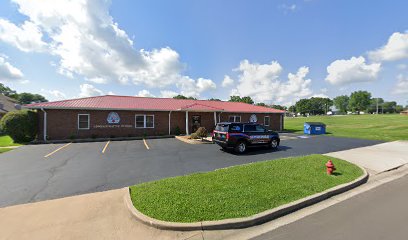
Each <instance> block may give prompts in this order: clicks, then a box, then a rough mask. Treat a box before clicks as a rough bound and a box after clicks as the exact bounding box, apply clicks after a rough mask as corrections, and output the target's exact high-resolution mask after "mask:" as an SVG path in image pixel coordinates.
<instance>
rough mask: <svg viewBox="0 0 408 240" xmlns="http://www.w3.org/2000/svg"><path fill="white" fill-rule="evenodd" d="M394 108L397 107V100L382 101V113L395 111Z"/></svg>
mask: <svg viewBox="0 0 408 240" xmlns="http://www.w3.org/2000/svg"><path fill="white" fill-rule="evenodd" d="M396 108H397V102H395V101H391V102H385V103H383V109H384V110H383V111H384V113H396Z"/></svg>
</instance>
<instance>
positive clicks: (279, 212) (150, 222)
mask: <svg viewBox="0 0 408 240" xmlns="http://www.w3.org/2000/svg"><path fill="white" fill-rule="evenodd" d="M358 167H360V166H358ZM360 168H361V167H360ZM361 169H362V171H363V175H362V176H361V177H359V178H357V179H356V180H354V181H352V182H349V183H344V184H342V185H339V186H336V187H333V188H330V189H328V190H326V191H323V192H320V193H316V194H314V195H311V196H308V197H305V198H302V199H299V200H297V201H294V202H291V203H288V204H285V205H282V206H279V207H276V208H273V209H270V210H266V211H264V212H261V213H258V214H255V215H252V216H250V217H244V218H231V219H224V220H217V221H204V222H194V223H177V222H166V221H162V220H157V219H154V218H151V217H149V216H146V215H144V214H143V213H141V212H140V211H139V210H137V209H136V208H135V207H134V206H133V203H132V200H131V198H130V189H129V188H127V190H128V191H127V193H126V194H125V196H124V201H125V205H126V207H127V208H128V209H129V212H130V214H131V215H132V216H133V217H134V218H135V219H136V220H138V221H139V222H141V223H143V224H145V225H147V226H151V227H154V228H157V229H163V230H175V231H196V230H226V229H238V228H247V227H251V226H255V225H259V224H262V223H265V222H268V221H271V220H274V219H276V218H279V217H282V216H284V215H287V214H290V213H292V212H295V211H297V210H299V209H302V208H305V207H308V206H311V205H313V204H316V203H318V202H321V201H323V200H326V199H328V198H330V197H333V196H335V195H337V194H340V193H343V192H346V191H348V190H350V189H353V188H355V187H357V186H360V185H362V184H364V183H366V182H367V180H368V176H369V175H368V173H367V171H366V170H365V169H364V168H361Z"/></svg>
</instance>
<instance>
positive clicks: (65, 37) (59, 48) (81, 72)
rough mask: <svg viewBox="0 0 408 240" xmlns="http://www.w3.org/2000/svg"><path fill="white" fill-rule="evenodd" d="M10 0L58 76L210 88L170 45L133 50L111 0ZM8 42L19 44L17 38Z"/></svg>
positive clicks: (157, 85)
mask: <svg viewBox="0 0 408 240" xmlns="http://www.w3.org/2000/svg"><path fill="white" fill-rule="evenodd" d="M13 1H14V2H15V3H16V4H17V5H18V10H19V12H20V13H21V14H23V15H25V16H27V17H28V20H27V21H26V23H24V26H29V27H26V28H29V29H34V30H35V31H34V30H30V31H31V32H34V33H35V34H34V35H35V36H36V38H35V39H37V40H41V39H47V45H48V46H49V47H48V51H49V53H50V54H52V55H54V56H56V57H57V58H58V59H59V62H58V63H57V66H56V67H57V72H58V73H60V74H63V75H65V76H67V77H70V78H75V77H77V76H80V77H83V78H84V79H86V80H88V81H91V82H94V83H107V82H113V81H117V82H119V83H121V84H128V83H133V84H136V85H144V86H147V87H154V88H164V87H166V86H174V85H176V86H185V85H186V84H187V85H188V84H190V83H189V82H190V80H192V81H194V84H195V85H196V86H198V87H199V88H206V89H212V87H210V88H208V87H206V86H208V84H209V82H203V81H202V80H201V82H200V79H192V78H190V77H189V76H186V75H184V74H183V72H184V71H185V69H186V66H185V64H183V63H182V62H181V61H180V56H179V54H178V53H177V52H176V51H175V50H173V49H171V48H170V47H165V48H160V49H153V50H150V51H148V50H145V49H140V50H138V49H135V48H134V45H133V40H132V39H131V38H129V36H128V35H127V33H126V32H125V31H124V30H122V29H121V28H120V27H119V25H118V23H116V22H115V21H114V20H113V18H112V16H110V14H109V7H110V4H111V1H97V0H88V1H85V0H82V1H69V0H59V1H58V2H56V1H54V0H13ZM3 21H4V20H3ZM11 24H12V23H11ZM9 25H10V24H9ZM12 25H13V24H12ZM14 26H15V25H14ZM26 28H24V27H21V28H19V29H20V30H21V31H23V32H22V33H21V35H25V34H27V32H28V30H27V31H25V30H26ZM43 35H44V36H46V37H44V38H42V36H43ZM8 42H9V43H10V44H13V45H15V46H17V44H18V41H17V40H16V39H11V40H10V41H8ZM20 45H21V44H20ZM42 45H44V44H43V43H40V46H42ZM18 46H19V45H18ZM19 48H21V47H19ZM22 49H24V50H27V51H28V50H30V49H31V50H34V48H27V47H26V48H22ZM210 85H211V84H210ZM180 90H181V91H185V92H187V90H185V89H184V90H183V89H181V88H180ZM188 92H190V90H189V91H188ZM193 93H194V94H197V93H201V92H200V90H199V91H194V92H193Z"/></svg>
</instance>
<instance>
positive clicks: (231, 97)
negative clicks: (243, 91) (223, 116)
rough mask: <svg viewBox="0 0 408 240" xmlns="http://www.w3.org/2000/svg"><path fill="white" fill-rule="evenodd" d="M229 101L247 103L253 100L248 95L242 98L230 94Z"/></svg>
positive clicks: (251, 102)
mask: <svg viewBox="0 0 408 240" xmlns="http://www.w3.org/2000/svg"><path fill="white" fill-rule="evenodd" d="M229 102H243V103H248V104H254V100H252V98H251V97H249V96H246V97H242V98H241V97H240V96H230V100H229Z"/></svg>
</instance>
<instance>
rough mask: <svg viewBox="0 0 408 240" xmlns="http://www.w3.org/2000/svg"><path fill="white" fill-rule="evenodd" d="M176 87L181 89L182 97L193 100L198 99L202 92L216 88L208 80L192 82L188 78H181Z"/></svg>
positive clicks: (192, 80)
mask: <svg viewBox="0 0 408 240" xmlns="http://www.w3.org/2000/svg"><path fill="white" fill-rule="evenodd" d="M176 86H177V87H178V88H179V89H181V94H182V95H184V96H187V97H195V98H198V97H200V94H201V93H202V92H205V91H208V90H211V89H215V88H216V84H215V83H214V82H213V81H212V80H210V79H204V78H199V79H198V80H194V79H191V78H189V77H183V78H182V79H181V80H180V81H179V82H178V83H177V84H176Z"/></svg>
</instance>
